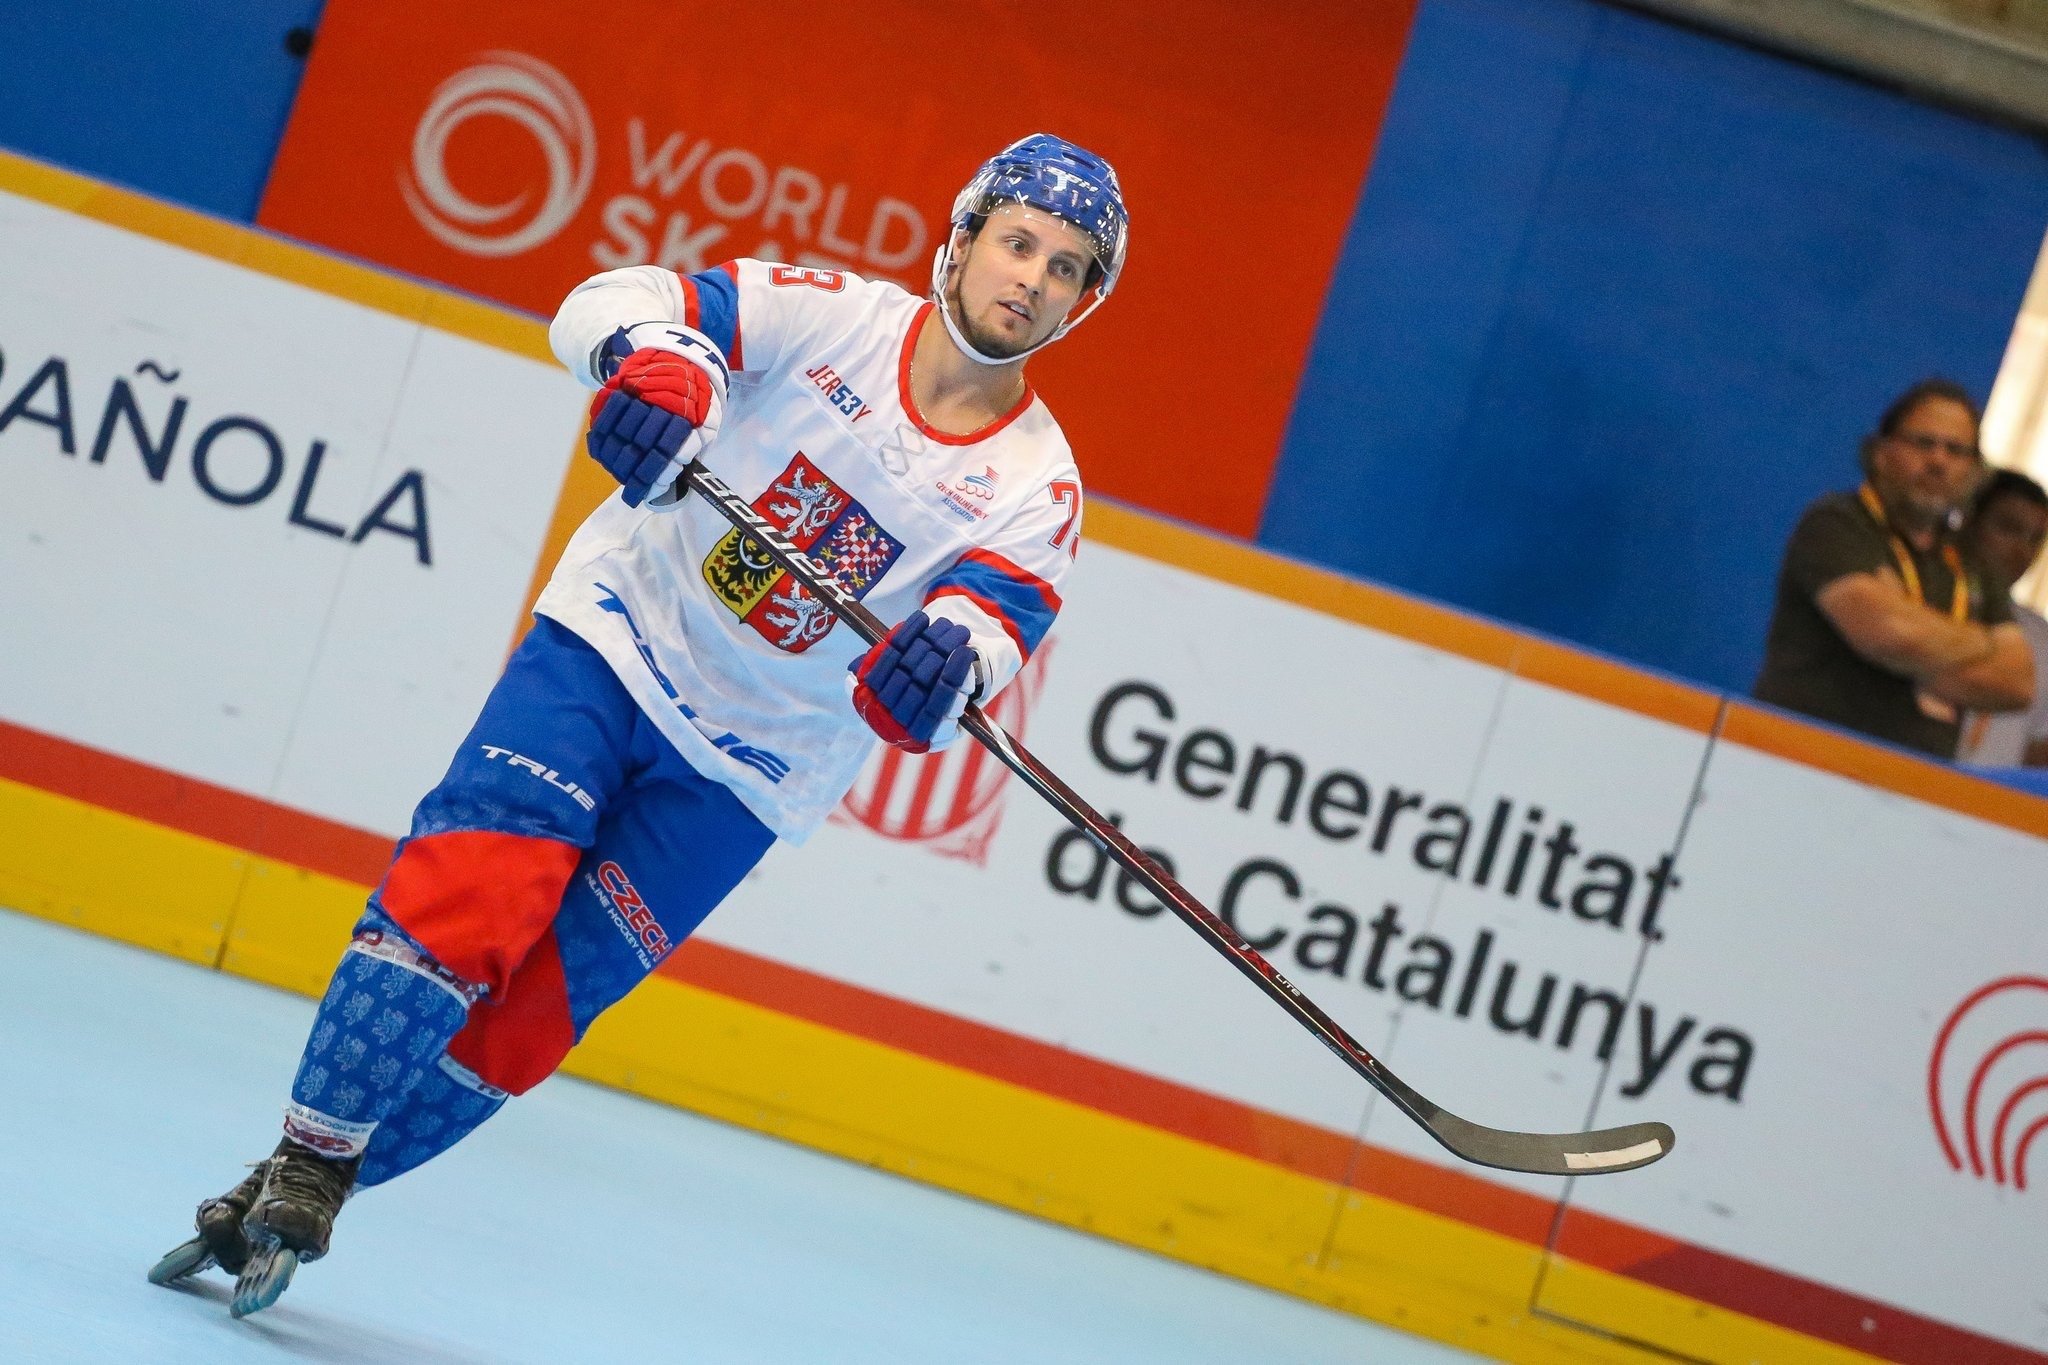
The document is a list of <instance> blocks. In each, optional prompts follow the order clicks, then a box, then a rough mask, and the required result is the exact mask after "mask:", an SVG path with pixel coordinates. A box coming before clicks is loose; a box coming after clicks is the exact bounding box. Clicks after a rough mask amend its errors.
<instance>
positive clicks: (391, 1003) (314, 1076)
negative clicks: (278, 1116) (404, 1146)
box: [284, 903, 478, 1158]
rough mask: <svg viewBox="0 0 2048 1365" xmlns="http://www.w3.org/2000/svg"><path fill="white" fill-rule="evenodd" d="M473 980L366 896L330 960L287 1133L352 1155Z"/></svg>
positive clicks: (416, 1069)
mask: <svg viewBox="0 0 2048 1365" xmlns="http://www.w3.org/2000/svg"><path fill="white" fill-rule="evenodd" d="M477 995H478V988H477V987H476V986H474V985H472V984H470V983H468V982H465V981H463V980H461V979H460V978H458V977H457V976H455V975H454V973H452V972H450V971H448V969H447V968H445V967H442V966H441V965H440V964H439V963H437V962H435V961H434V959H433V958H432V957H431V956H429V955H428V954H427V952H426V950H425V949H423V948H421V947H420V945H419V944H418V943H417V942H415V941H414V940H413V939H412V937H411V936H410V935H408V934H406V932H405V931H404V930H402V929H400V928H399V927H398V926H397V924H395V923H394V922H392V920H391V919H390V917H389V916H387V915H385V914H384V913H383V912H382V911H381V910H379V909H378V908H377V907H376V905H375V904H374V903H373V904H372V905H371V907H370V910H369V912H368V913H366V914H365V915H364V916H363V918H362V920H361V921H360V922H359V923H358V925H357V927H356V937H355V941H354V942H352V943H350V944H349V946H348V951H347V952H345V953H343V954H342V958H341V963H340V965H339V966H337V967H336V968H335V969H334V977H333V979H332V980H331V981H330V982H329V983H328V987H327V994H326V995H325V996H323V997H322V998H321V1001H320V1011H319V1013H318V1014H317V1015H316V1016H315V1017H314V1020H313V1031H312V1034H311V1036H310V1037H309V1038H308V1039H307V1040H306V1050H305V1053H304V1055H303V1056H302V1057H301V1059H300V1061H299V1070H298V1074H297V1075H296V1076H295V1077H294V1078H293V1080H292V1098H291V1103H290V1104H288V1105H286V1106H285V1120H284V1131H285V1136H286V1137H288V1138H291V1139H292V1140H293V1141H295V1142H298V1143H302V1144H303V1145H305V1146H307V1147H310V1148H312V1149H313V1150H314V1151H316V1152H318V1153H320V1154H321V1155H323V1156H329V1157H336V1158H349V1157H356V1156H360V1155H362V1154H363V1151H364V1149H365V1148H366V1147H368V1145H369V1142H370V1137H371V1134H372V1133H374V1132H375V1131H376V1128H377V1125H378V1124H379V1123H380V1122H381V1121H382V1120H383V1119H384V1117H385V1116H386V1115H387V1114H389V1113H390V1112H391V1111H392V1109H393V1108H395V1107H396V1106H397V1105H398V1103H399V1101H400V1100H402V1099H403V1098H404V1097H405V1095H406V1093H407V1092H408V1091H410V1090H411V1089H412V1088H413V1087H415V1086H417V1085H418V1084H419V1083H420V1082H421V1081H422V1080H423V1079H424V1078H425V1077H426V1075H427V1073H428V1071H429V1069H430V1068H433V1067H434V1064H435V1060H436V1059H437V1058H439V1057H440V1056H441V1054H442V1053H443V1052H445V1051H446V1050H447V1047H448V1043H449V1041H450V1040H451V1039H453V1038H454V1037H455V1035H456V1033H457V1032H458V1031H460V1029H461V1028H462V1024H463V1021H464V1019H466V1018H467V1017H468V1014H469V1007H470V1005H472V1004H473V1003H475V1001H476V998H477Z"/></svg>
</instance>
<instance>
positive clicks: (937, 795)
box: [831, 639, 1053, 866]
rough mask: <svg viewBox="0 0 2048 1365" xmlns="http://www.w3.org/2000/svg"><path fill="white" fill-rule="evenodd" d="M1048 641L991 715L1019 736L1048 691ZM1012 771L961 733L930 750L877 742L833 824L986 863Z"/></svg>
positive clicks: (995, 704)
mask: <svg viewBox="0 0 2048 1365" xmlns="http://www.w3.org/2000/svg"><path fill="white" fill-rule="evenodd" d="M1052 650H1053V642H1052V641H1051V640H1050V639H1048V640H1045V641H1042V642H1041V643H1040V644H1039V646H1038V650H1037V652H1036V653H1034V654H1033V655H1032V656H1031V662H1029V663H1027V664H1026V665H1024V671H1023V672H1021V673H1019V674H1018V675H1017V677H1016V678H1015V679H1014V680H1013V681H1012V682H1011V683H1010V685H1009V686H1008V687H1006V688H1004V689H1003V690H1002V691H1001V692H998V693H997V694H996V697H995V700H994V701H992V702H990V703H989V704H988V706H987V708H986V710H987V712H988V715H989V719H991V720H993V721H994V722H995V723H996V724H998V725H1000V726H1002V727H1003V729H1004V730H1006V731H1008V732H1009V733H1010V734H1011V735H1013V736H1015V737H1016V738H1017V739H1019V740H1022V739H1023V738H1024V727H1025V725H1026V723H1027V722H1028V721H1029V720H1030V718H1031V711H1032V708H1033V707H1035V706H1036V705H1037V704H1038V698H1039V695H1040V694H1041V693H1043V692H1044V691H1045V669H1046V664H1047V662H1048V661H1049V660H1050V659H1051V658H1052ZM1009 773H1010V770H1009V769H1008V768H1005V767H1004V766H1003V765H1002V763H1001V761H999V760H998V759H997V758H996V757H995V755H993V754H991V753H990V752H989V751H988V750H986V749H984V748H983V747H982V746H981V745H980V744H979V743H977V742H976V741H974V740H971V739H967V738H964V737H963V738H962V739H960V740H958V741H957V742H955V743H953V744H951V745H949V746H948V747H946V748H944V749H940V750H937V751H936V752H933V753H928V754H907V753H905V752H903V750H901V749H896V748H891V747H890V746H889V745H886V744H883V745H877V746H876V748H875V752H874V755H873V756H872V757H870V758H869V759H868V766H867V767H866V768H865V769H863V770H862V772H861V775H860V778H859V780H858V781H856V782H855V783H854V784H853V789H852V790H851V791H849V792H847V794H846V799H845V800H844V801H842V802H840V804H839V807H838V809H836V810H834V811H833V812H832V816H831V819H832V823H834V824H837V825H859V826H861V827H862V828H864V829H867V830H869V831H870V832H872V833H875V834H879V835H881V836H882V837H883V838H884V839H890V840H894V841H896V842H898V843H905V844H915V845H917V846H918V847H919V848H922V849H924V850H925V851H926V852H928V853H936V854H938V855H939V856H940V857H942V858H959V859H961V860H962V861H964V862H970V863H973V864H975V865H976V866H987V864H988V851H989V846H990V845H991V844H993V843H994V842H995V837H996V829H997V827H998V826H999V825H1000V824H1001V823H1002V818H1003V806H1002V797H1003V791H1004V787H1005V784H1004V779H1005V778H1007V777H1008V776H1009Z"/></svg>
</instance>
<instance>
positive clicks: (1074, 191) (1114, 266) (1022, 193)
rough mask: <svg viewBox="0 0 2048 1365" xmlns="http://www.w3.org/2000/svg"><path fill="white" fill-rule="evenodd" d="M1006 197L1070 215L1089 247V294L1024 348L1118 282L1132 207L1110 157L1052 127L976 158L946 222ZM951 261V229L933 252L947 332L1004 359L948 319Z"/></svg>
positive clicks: (970, 219) (976, 221)
mask: <svg viewBox="0 0 2048 1365" xmlns="http://www.w3.org/2000/svg"><path fill="white" fill-rule="evenodd" d="M1010 203H1018V204H1029V205H1031V206H1032V207H1033V208H1037V209H1042V210H1044V211H1045V212H1047V213H1049V214H1052V215H1053V216H1054V217H1055V218H1059V219H1062V220H1063V221H1065V222H1068V223H1072V224H1073V225H1074V226H1075V227H1077V228H1079V229H1080V230H1081V231H1082V232H1083V233H1084V234H1085V235H1086V236H1087V238H1088V242H1089V245H1090V247H1091V248H1092V249H1093V251H1094V254H1095V261H1094V264H1093V265H1092V267H1091V268H1090V269H1089V272H1088V280H1087V284H1086V286H1085V287H1084V290H1083V292H1084V294H1092V295H1093V297H1090V298H1088V299H1087V300H1086V302H1084V303H1083V304H1082V305H1081V306H1080V307H1079V309H1078V310H1077V311H1075V312H1074V313H1072V314H1070V315H1069V316H1068V317H1067V318H1066V319H1065V320H1064V321H1062V322H1061V323H1060V325H1059V326H1058V327H1056V328H1054V329H1053V332H1052V335H1051V336H1048V337H1047V338H1046V339H1045V340H1043V341H1041V342H1039V343H1038V345H1037V346H1033V347H1032V348H1031V350H1030V351H1025V352H1022V353H1021V354H1022V355H1029V354H1030V353H1031V351H1035V350H1038V349H1039V347H1042V346H1049V345H1051V344H1052V343H1053V342H1055V341H1058V340H1059V339H1060V338H1061V337H1063V336H1065V335H1066V334H1067V333H1068V332H1070V331H1072V330H1073V329H1074V328H1075V327H1077V326H1079V325H1080V323H1081V319H1083V318H1085V317H1087V316H1088V315H1089V314H1090V313H1092V312H1094V311H1095V309H1096V308H1097V307H1099V306H1100V305H1101V303H1102V301H1103V300H1104V299H1106V298H1108V297H1109V295H1110V291H1112V290H1113V289H1115V288H1116V282H1117V278H1118V277H1119V276H1120V275H1122V274H1123V268H1124V251H1125V248H1126V247H1127V246H1128V244H1129V238H1130V215H1129V214H1128V213H1127V212H1126V211H1125V209H1124V195H1123V188H1122V186H1120V185H1118V184H1117V179H1116V171H1115V170H1114V169H1112V168H1111V166H1110V164H1109V163H1108V162H1107V161H1104V160H1103V159H1102V158H1101V157H1099V156H1097V155H1095V154H1094V153H1093V152H1091V151H1088V150H1087V149H1085V148H1083V147H1078V146H1076V145H1074V144H1073V143H1071V142H1069V141H1067V140H1066V139H1065V138H1063V137H1055V136H1054V135H1052V134H1051V133H1033V134H1032V135H1031V136H1030V137H1026V138H1020V139H1018V140H1017V141H1016V142H1013V143H1011V144H1010V145H1009V146H1007V147H1005V148H1003V150H1002V151H1000V152H997V153H996V154H995V155H994V156H992V157H990V158H989V159H988V160H987V161H986V162H984V163H982V167H981V169H980V170H978V171H976V172H975V173H974V178H973V179H972V180H969V181H968V182H967V185H966V188H964V189H962V190H961V191H960V193H959V195H958V196H957V197H956V198H955V199H954V200H953V213H952V216H951V219H950V226H951V227H952V228H953V229H955V230H959V229H963V228H964V229H966V230H967V231H968V232H970V233H971V232H973V231H975V230H976V229H977V228H979V227H980V226H981V222H982V220H983V219H984V218H986V217H987V216H988V215H989V214H990V213H992V212H993V211H994V210H996V209H997V208H999V207H1001V206H1002V205H1004V204H1010ZM952 268H953V233H952V232H948V233H947V234H946V237H945V240H944V241H942V242H940V244H939V249H938V251H937V253H936V254H935V255H934V256H933V257H932V297H933V298H934V299H935V300H937V301H938V303H939V305H940V312H941V313H943V314H945V315H946V326H947V329H948V330H949V331H952V332H953V339H954V340H955V341H957V342H959V343H960V345H961V346H962V347H963V348H964V349H965V350H966V351H967V353H968V355H970V356H972V357H973V358H974V359H976V360H980V361H982V362H984V363H986V364H1005V363H1007V361H1001V360H996V359H994V358H992V357H989V356H985V355H982V354H981V353H980V352H978V351H976V350H975V349H974V348H973V347H972V346H970V345H968V344H967V341H966V339H965V338H963V337H962V336H961V335H960V333H959V331H958V330H957V329H956V328H955V327H954V324H953V319H952V316H951V311H950V310H949V309H947V308H946V307H945V290H946V276H947V275H948V274H949V273H950V272H951V270H952ZM1019 358H1020V357H1019V356H1011V357H1009V359H1010V360H1015V359H1019Z"/></svg>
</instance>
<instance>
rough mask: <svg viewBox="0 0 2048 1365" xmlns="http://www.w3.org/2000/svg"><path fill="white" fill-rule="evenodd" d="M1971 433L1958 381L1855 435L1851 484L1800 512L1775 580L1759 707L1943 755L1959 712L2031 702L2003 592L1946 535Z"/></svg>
mask: <svg viewBox="0 0 2048 1365" xmlns="http://www.w3.org/2000/svg"><path fill="white" fill-rule="evenodd" d="M1977 423H1978V413H1977V406H1976V404H1975V403H1974V402H1972V401H1971V399H1970V396H1969V394H1968V393H1966V392H1965V391H1964V390H1963V389H1962V388H1961V387H1960V386H1959V385H1957V384H1954V383H1951V382H1949V381H1948V380H1945V379H1928V380H1923V381H1921V382H1920V383H1918V384H1915V385H1914V386H1913V387H1911V388H1910V389H1907V390H1906V391H1905V392H1904V393H1902V394H1900V395H1899V396H1898V398H1897V399H1895V400H1894V401H1893V402H1892V404H1891V406H1890V407H1888V408H1886V409H1885V411H1884V415H1883V416H1882V417H1880V418H1879V419H1878V423H1877V430H1876V431H1874V432H1872V433H1871V434H1870V435H1869V436H1868V437H1866V438H1864V441H1863V446H1862V451H1861V455H1862V465H1863V484H1862V486H1861V487H1860V488H1858V489H1857V490H1856V491H1855V492H1853V493H1829V494H1827V495H1826V496H1824V497H1822V498H1820V499H1819V500H1818V501H1817V502H1815V503H1814V504H1813V505H1812V506H1810V507H1808V508H1807V509H1806V512H1805V514H1804V515H1803V516H1802V517H1801V518H1800V520H1799V525H1798V527H1797V529H1795V530H1794V531H1793V532H1792V538H1791V540H1790V541H1789V542H1788V543H1787V544H1786V546H1785V558H1784V563H1783V566H1782V567H1781V569H1780V570H1779V574H1778V595H1777V604H1776V607H1775V609H1774V610H1773V612H1772V614H1771V626H1770V633H1769V635H1768V637H1767V638H1766V640H1765V644H1764V665H1763V671H1762V672H1761V673H1760V674H1759V675H1758V677H1757V681H1756V686H1755V688H1754V689H1753V690H1754V692H1755V695H1756V697H1757V699H1758V700H1759V701H1765V702H1769V703H1770V704H1772V705H1774V706H1781V707H1784V708H1785V709H1787V710H1791V711H1798V712H1801V713H1803V714H1805V715H1809V716H1812V717H1814V718H1815V719H1818V720H1823V721H1827V722H1829V723H1830V724H1833V725H1840V726H1844V727H1846V728H1848V729H1851V730H1858V731H1861V732H1862V733H1864V734H1867V735H1870V736H1873V737H1874V738H1877V739H1882V740H1886V741H1889V742H1890V743H1893V744H1898V745H1902V746H1904V747H1906V748H1911V749H1918V750H1920V751H1922V752H1924V753H1928V754H1932V755H1934V756H1936V757H1939V758H1943V759H1948V758H1953V757H1954V756H1955V752H1956V743H1957V739H1958V737H1959V735H1960V731H1961V726H1960V720H1961V716H1962V713H1963V711H1964V710H1966V709H1968V710H1973V711H1980V712H2001V711H2016V710H2020V709H2023V708H2025V707H2026V706H2028V705H2029V704H2030V703H2031V702H2032V700H2033V696H2034V662H2033V655H2032V652H2031V651H2030V650H2029V649H2028V647H2027V642H2026V637H2025V636H2024V635H2022V634H2021V633H2020V629H2019V627H2018V626H2016V625H2014V624H2013V617H2012V606H2011V603H2010V601H2009V599H2008V597H2007V591H2006V589H2007V585H2006V584H2004V583H2002V582H1999V581H1997V580H1996V579H1995V578H1993V577H1992V576H1990V575H1987V574H1985V573H1984V572H1983V571H1982V570H1981V569H1980V568H1978V567H1977V566H1976V565H1975V564H1974V563H1973V562H1972V561H1971V560H1969V559H1967V558H1965V556H1964V552H1963V548H1962V546H1961V544H1960V543H1959V542H1958V540H1957V538H1956V536H1955V532H1954V525H1953V523H1954V520H1955V518H1956V516H1957V513H1958V511H1959V509H1960V508H1961V507H1962V506H1963V504H1964V503H1965V502H1966V501H1967V500H1968V499H1969V496H1970V494H1971V492H1972V491H1973V490H1974V489H1975V488H1976V486H1977V483H1978V482H1979V480H1980V479H1981V478H1982V477H1983V470H1984V463H1983V456H1982V455H1981V454H1980V452H1979V451H1978V449H1977Z"/></svg>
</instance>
